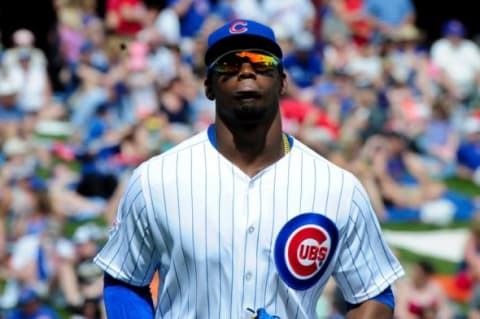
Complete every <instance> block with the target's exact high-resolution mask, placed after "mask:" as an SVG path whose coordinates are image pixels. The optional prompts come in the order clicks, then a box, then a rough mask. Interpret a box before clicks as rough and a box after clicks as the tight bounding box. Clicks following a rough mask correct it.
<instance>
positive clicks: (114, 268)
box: [94, 166, 159, 286]
mask: <svg viewBox="0 0 480 319" xmlns="http://www.w3.org/2000/svg"><path fill="white" fill-rule="evenodd" d="M141 168H142V166H140V167H139V168H137V169H136V170H135V171H134V172H133V174H132V176H131V177H130V179H129V181H128V185H127V187H126V189H125V192H124V194H123V195H122V197H121V200H120V203H119V207H118V209H117V216H116V220H115V222H114V224H113V226H112V228H111V230H110V234H109V238H108V241H107V243H106V244H105V246H103V248H102V249H101V250H100V252H99V253H98V254H97V256H95V258H94V261H95V263H96V264H97V265H98V266H99V267H101V268H102V269H103V270H104V271H105V272H107V273H108V274H110V275H111V276H112V277H113V278H115V279H118V280H121V281H124V282H126V283H128V284H131V285H135V286H145V285H148V284H149V283H150V281H151V280H152V278H153V274H154V272H155V269H156V266H157V265H158V264H159V262H158V260H156V259H157V258H158V256H159V255H158V253H157V252H156V249H157V248H156V246H155V241H154V240H153V236H152V230H151V220H150V218H149V216H148V209H147V204H146V202H145V195H144V191H143V187H142V173H141Z"/></svg>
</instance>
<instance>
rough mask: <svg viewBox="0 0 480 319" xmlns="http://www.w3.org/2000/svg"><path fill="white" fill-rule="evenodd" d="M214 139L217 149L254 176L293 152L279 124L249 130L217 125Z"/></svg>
mask: <svg viewBox="0 0 480 319" xmlns="http://www.w3.org/2000/svg"><path fill="white" fill-rule="evenodd" d="M215 140H216V147H217V150H218V151H219V152H220V153H221V154H222V155H223V156H224V157H225V158H227V159H228V160H230V161H231V162H232V163H233V164H234V165H236V166H237V167H239V168H240V169H241V170H242V171H243V172H245V174H247V175H249V176H251V177H252V176H254V175H256V174H258V173H259V172H260V171H261V170H263V169H265V168H266V167H268V166H270V165H272V164H273V163H275V162H277V161H278V160H280V159H281V158H282V157H283V156H285V154H286V153H288V152H289V151H290V144H289V141H288V138H286V135H284V134H283V132H282V130H281V125H278V124H277V123H274V124H273V125H272V126H271V127H270V128H268V129H265V128H252V129H250V130H232V129H230V128H228V127H226V126H224V125H223V123H217V125H216V126H215Z"/></svg>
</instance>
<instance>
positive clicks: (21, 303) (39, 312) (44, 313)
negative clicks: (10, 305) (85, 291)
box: [6, 288, 60, 319]
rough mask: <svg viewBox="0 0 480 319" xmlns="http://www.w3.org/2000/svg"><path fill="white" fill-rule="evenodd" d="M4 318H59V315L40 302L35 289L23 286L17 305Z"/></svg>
mask: <svg viewBox="0 0 480 319" xmlns="http://www.w3.org/2000/svg"><path fill="white" fill-rule="evenodd" d="M6 319H60V316H59V315H58V314H57V312H56V311H55V310H53V309H52V308H51V307H50V306H48V305H46V304H44V303H43V302H42V300H41V299H40V296H39V295H38V293H37V292H36V291H35V290H33V289H31V288H25V289H24V290H22V291H21V293H20V297H19V300H18V307H16V308H15V309H13V310H12V311H11V312H10V313H8V314H7V317H6Z"/></svg>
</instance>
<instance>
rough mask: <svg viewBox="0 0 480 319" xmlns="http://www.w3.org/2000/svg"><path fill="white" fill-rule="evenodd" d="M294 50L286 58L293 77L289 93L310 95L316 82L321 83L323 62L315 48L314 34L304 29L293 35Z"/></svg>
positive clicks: (287, 69) (285, 62) (286, 66)
mask: <svg viewBox="0 0 480 319" xmlns="http://www.w3.org/2000/svg"><path fill="white" fill-rule="evenodd" d="M293 44H294V47H293V50H292V52H290V53H289V54H288V55H287V56H285V58H284V67H285V71H286V72H287V74H288V75H289V78H290V79H291V82H290V86H291V87H290V88H289V94H291V95H294V96H302V95H305V96H306V99H307V100H311V98H309V97H308V96H309V95H311V93H309V92H308V91H311V90H312V89H313V88H314V87H315V85H316V84H318V83H320V80H321V77H322V74H323V64H322V60H321V59H320V57H319V56H318V55H317V52H316V50H315V40H314V37H313V34H311V33H310V32H309V31H306V30H304V31H303V32H301V33H300V34H297V35H296V36H295V37H293Z"/></svg>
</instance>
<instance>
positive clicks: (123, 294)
mask: <svg viewBox="0 0 480 319" xmlns="http://www.w3.org/2000/svg"><path fill="white" fill-rule="evenodd" d="M103 298H104V302H105V308H106V311H107V318H115V319H133V318H135V319H152V318H154V307H153V301H152V294H151V292H150V287H149V286H145V287H137V286H132V285H129V284H127V283H125V282H123V281H121V280H118V279H115V278H113V277H112V276H110V275H109V274H107V273H105V274H104V288H103Z"/></svg>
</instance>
